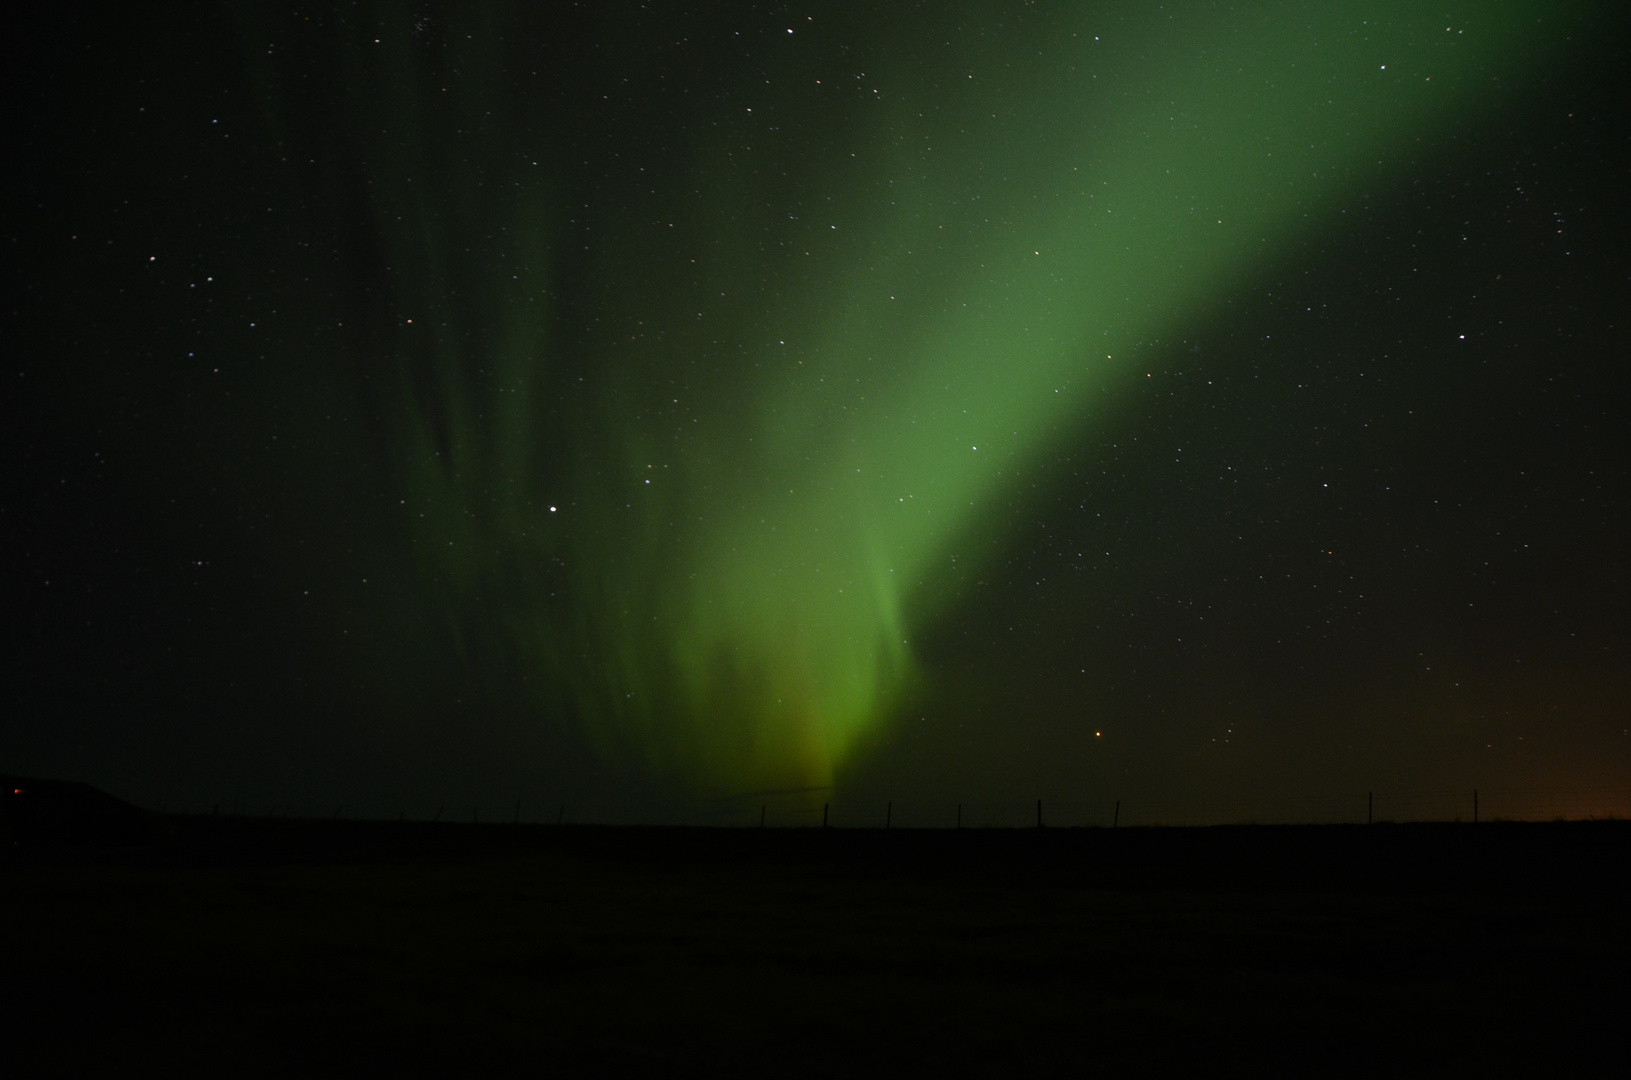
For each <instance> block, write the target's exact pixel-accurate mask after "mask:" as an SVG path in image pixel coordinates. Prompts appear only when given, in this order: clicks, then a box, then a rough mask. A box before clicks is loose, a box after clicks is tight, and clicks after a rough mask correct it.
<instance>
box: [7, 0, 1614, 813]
mask: <svg viewBox="0 0 1631 1080" xmlns="http://www.w3.org/2000/svg"><path fill="white" fill-rule="evenodd" d="M1624 22H1625V19H1624V16H1623V15H1620V14H1618V13H1617V12H1615V11H1614V9H1613V8H1612V6H1609V5H1600V4H1574V5H1569V4H1565V5H1559V4H1552V3H1547V4H1541V3H1502V4H1471V3H1466V4H1449V5H1444V6H1442V8H1431V9H1429V8H1423V7H1422V6H1421V5H1419V4H1415V3H1404V2H1390V3H1377V4H1362V5H1358V4H1356V5H1342V4H1330V5H1316V4H1302V3H1284V2H1265V3H1255V4H1236V5H1226V4H1210V3H1197V4H1192V5H1182V4H1180V5H1169V6H1167V7H1161V6H1156V5H1148V4H1134V3H1120V4H1116V3H1105V4H1081V5H1051V6H1046V7H1038V6H1033V5H983V4H982V5H949V6H937V7H934V8H932V9H926V8H919V7H912V8H906V7H902V8H900V9H892V10H891V11H889V12H886V13H882V14H880V12H879V11H878V9H876V8H875V7H873V6H867V5H838V6H835V7H823V8H820V9H811V10H809V11H797V10H795V9H791V8H764V7H752V6H746V5H742V6H736V5H718V6H711V7H710V8H709V9H708V10H707V11H706V12H705V13H704V12H688V11H685V10H683V9H679V8H666V7H663V6H661V5H651V6H649V7H647V6H640V5H633V4H607V5H589V6H588V8H587V9H585V8H583V7H573V8H568V7H566V6H565V5H558V6H554V7H543V8H538V7H529V6H526V5H507V4H486V5H459V6H448V7H439V6H430V7H414V6H409V5H397V4H383V3H382V4H372V5H371V4H362V5H336V6H329V7H323V8H320V9H313V10H312V11H311V12H304V11H303V12H299V13H291V12H288V11H283V10H280V9H275V8H273V7H272V6H270V5H231V6H228V7H225V8H222V9H215V8H207V7H206V8H202V9H200V10H199V11H198V12H197V13H196V16H195V18H194V21H193V22H191V23H188V24H187V25H186V27H185V28H184V29H182V30H176V31H175V32H173V33H169V34H167V35H160V33H159V31H158V30H157V29H155V28H147V29H145V30H143V31H141V33H144V34H146V35H147V36H146V37H138V38H137V39H136V40H139V41H141V42H144V43H146V45H143V46H138V45H135V44H129V45H127V44H122V43H121V38H120V36H119V35H118V34H117V33H116V32H115V31H116V28H111V27H109V28H103V29H101V30H98V31H97V32H96V33H94V34H93V35H92V37H91V39H90V41H89V45H88V50H89V51H90V52H91V53H94V54H96V57H97V58H96V59H94V60H92V59H86V58H85V57H83V56H81V55H79V53H77V52H70V51H69V47H70V43H71V39H72V37H73V35H72V34H70V33H69V32H68V31H67V30H65V29H64V28H62V27H47V28H46V30H45V31H42V34H45V39H46V40H49V41H50V42H52V47H54V48H57V49H60V50H61V51H62V54H63V55H65V56H68V55H71V56H73V58H74V59H73V61H72V63H73V64H74V65H78V67H76V68H73V69H72V70H75V71H80V74H81V76H82V77H83V78H82V80H81V81H79V82H72V83H68V82H65V81H64V80H65V78H66V76H64V77H62V78H57V79H54V80H44V81H42V82H41V84H40V87H39V88H37V89H35V90H34V91H33V94H34V97H33V98H31V100H35V101H37V102H38V103H39V109H38V115H39V116H40V117H41V118H42V119H41V120H40V121H39V124H38V125H37V126H36V128H35V129H34V130H33V132H32V134H31V135H30V138H31V139H33V142H32V143H30V145H31V146H33V147H35V149H36V153H37V154H38V158H37V159H36V160H38V161H40V162H42V163H48V164H49V167H47V166H46V165H45V164H42V165H41V168H40V170H39V173H38V179H37V182H36V187H37V189H38V190H37V192H36V194H37V195H38V198H37V199H36V203H37V205H38V206H39V207H40V208H41V209H40V212H39V214H38V215H37V217H36V218H35V220H33V221H32V222H30V223H29V224H27V225H26V226H23V227H21V229H22V231H20V232H19V233H18V234H17V235H18V236H19V237H22V238H23V240H22V241H16V240H14V243H17V242H26V244H27V245H28V247H29V249H30V250H35V251H38V252H39V253H40V255H39V258H38V259H37V260H34V262H33V263H32V266H33V269H32V270H31V271H30V276H29V278H28V280H27V281H25V282H24V283H22V285H21V288H20V290H19V295H25V296H28V297H29V298H30V301H29V303H28V305H27V311H28V314H27V320H28V321H27V323H26V330H25V331H23V332H22V337H20V338H19V340H23V341H26V343H27V347H26V349H25V350H24V351H23V356H24V358H25V360H24V363H23V364H22V365H21V368H22V374H21V375H19V376H18V379H19V382H18V384H17V385H18V386H24V387H26V389H25V390H24V391H23V392H22V393H21V394H20V395H19V396H18V399H17V400H18V401H19V402H22V401H24V400H25V399H26V400H27V401H28V402H29V403H28V404H24V405H19V406H18V407H17V409H16V416H15V419H16V424H15V425H14V431H15V432H16V433H17V436H16V439H15V441H16V445H17V446H18V454H19V458H18V460H19V461H21V462H22V463H23V465H22V467H21V469H20V475H23V476H25V477H26V478H27V484H26V485H24V486H23V487H21V488H20V489H19V490H21V491H22V492H23V494H22V495H21V496H20V497H19V498H18V499H16V500H13V502H12V505H11V506H8V508H7V518H8V520H9V521H11V522H12V526H13V530H14V532H13V537H14V542H15V543H16V544H17V551H18V552H19V556H18V558H17V559H16V560H15V561H14V564H15V565H18V566H21V567H23V579H22V583H21V584H19V585H18V586H17V590H18V593H17V595H18V596H19V597H20V598H21V602H20V603H19V604H18V605H17V608H16V610H18V611H22V612H26V613H27V615H26V617H27V618H29V619H31V620H34V622H33V623H32V624H31V625H33V626H35V627H36V629H34V630H32V631H30V632H29V633H28V635H27V636H28V637H29V639H30V640H31V641H33V642H35V643H36V644H35V645H33V646H32V647H31V648H32V651H31V652H28V653H26V654H25V655H23V656H22V657H20V658H19V661H18V662H19V664H20V667H19V678H20V679H22V681H23V685H25V687H26V688H27V689H26V691H25V692H23V693H22V695H21V697H22V699H23V700H24V702H25V708H24V709H23V710H22V712H23V713H24V714H25V718H24V719H21V720H18V721H16V723H17V724H18V725H19V726H18V728H17V732H18V734H16V735H15V737H13V738H11V739H10V740H8V741H11V742H12V744H13V745H14V746H16V747H21V748H22V749H19V750H16V751H15V753H18V754H20V755H22V756H23V757H24V758H26V760H25V761H24V762H22V763H21V764H16V765H12V766H11V768H12V770H13V771H19V772H21V771H23V767H24V766H25V765H29V766H31V767H33V764H32V763H35V762H38V763H41V766H42V767H50V768H54V769H58V770H61V769H67V768H70V767H77V768H78V771H81V772H84V771H90V772H92V773H98V775H100V774H102V773H107V774H109V775H115V774H120V773H121V770H124V771H125V772H127V773H128V772H132V771H135V770H137V769H138V768H139V769H141V770H145V772H144V775H148V774H152V773H154V772H157V773H160V774H163V775H164V776H166V777H168V778H167V779H164V780H162V781H152V782H151V784H150V789H151V790H154V791H172V792H176V793H177V794H174V795H172V796H171V797H174V798H178V799H179V798H188V797H191V798H198V799H203V798H206V797H208V796H207V793H208V792H216V791H227V792H229V794H228V795H226V796H222V795H217V796H214V797H230V791H232V790H238V789H245V790H247V791H252V792H254V793H255V795H256V797H269V798H274V799H275V798H279V797H282V798H305V797H310V798H314V799H315V798H329V799H330V800H331V801H332V800H333V799H335V798H345V799H352V798H355V799H356V800H357V801H359V802H361V803H367V804H370V805H372V804H374V803H377V804H379V805H382V806H383V805H385V804H387V803H390V805H396V802H391V800H397V801H398V802H400V801H402V800H405V799H413V798H420V799H429V800H430V801H432V802H435V801H436V799H437V798H439V796H437V797H432V796H430V795H429V794H427V793H428V792H429V791H431V790H437V791H440V790H443V789H444V788H448V787H452V788H458V789H459V790H461V791H468V790H478V791H488V790H493V791H501V792H502V793H503V794H502V795H501V796H492V797H493V798H497V799H499V801H503V800H505V799H509V798H511V797H512V795H519V794H522V793H526V795H527V797H529V798H536V799H541V800H544V801H549V802H554V801H556V799H557V798H560V799H567V798H570V799H572V800H574V801H576V802H577V803H579V804H583V805H588V806H593V807H599V808H600V809H598V810H596V811H593V812H598V813H601V814H602V815H603V816H608V817H615V816H616V814H617V813H624V814H632V815H635V816H638V815H639V814H646V815H655V816H659V817H660V816H661V815H662V814H664V813H668V812H670V811H669V810H665V809H663V808H664V807H670V806H671V805H674V804H676V803H677V802H686V803H687V805H689V804H690V802H688V801H692V802H694V801H695V800H697V799H718V798H725V797H730V796H735V795H740V794H744V793H752V792H759V791H765V790H772V791H796V790H806V789H816V790H821V791H826V790H828V789H829V788H833V789H835V790H836V793H837V794H836V797H837V798H838V800H839V801H840V802H842V801H843V800H844V799H850V800H851V801H852V802H854V803H856V804H859V803H860V802H863V801H864V800H865V799H867V798H874V797H876V794H877V792H878V791H879V790H888V791H889V792H891V793H893V794H896V795H900V793H902V792H906V793H908V795H906V796H903V797H908V798H919V799H922V800H928V799H931V798H934V799H942V800H945V799H953V798H961V797H964V796H965V795H966V796H967V797H969V798H971V799H979V798H987V799H994V798H997V797H999V795H1004V796H1005V795H1006V793H1009V792H1013V791H1019V792H1020V793H1021V798H1020V801H1022V802H1023V801H1024V799H1025V798H1029V797H1030V796H1031V793H1032V792H1035V793H1037V794H1046V795H1049V796H1050V797H1052V796H1057V797H1059V798H1068V797H1074V796H1075V795H1078V794H1080V793H1082V792H1085V791H1091V792H1093V793H1095V794H1096V795H1097V796H1099V797H1103V796H1104V795H1105V794H1106V793H1109V792H1114V791H1120V790H1123V789H1128V788H1136V789H1137V790H1141V791H1152V790H1164V791H1165V790H1169V789H1170V790H1186V791H1187V790H1197V791H1203V792H1209V793H1210V792H1221V791H1226V790H1233V789H1236V788H1242V787H1244V788H1250V789H1252V790H1256V791H1262V790H1274V791H1301V790H1306V789H1311V788H1325V787H1329V786H1331V785H1340V784H1350V785H1358V786H1359V787H1360V788H1361V789H1362V788H1364V787H1365V786H1367V785H1369V786H1385V785H1387V784H1393V785H1395V786H1406V787H1408V786H1412V785H1414V786H1426V787H1434V786H1453V785H1457V784H1470V783H1472V782H1474V781H1478V782H1482V783H1484V784H1485V785H1486V786H1493V785H1495V784H1497V783H1505V784H1508V785H1525V784H1527V785H1540V786H1546V785H1550V786H1575V787H1582V788H1585V787H1601V786H1608V785H1613V784H1620V786H1622V787H1623V780H1624V778H1625V776H1626V769H1627V767H1628V766H1631V755H1628V747H1631V742H1628V740H1627V738H1626V736H1625V734H1624V731H1623V728H1624V724H1625V715H1626V714H1625V710H1626V707H1627V704H1628V698H1627V690H1628V688H1631V687H1628V683H1627V674H1628V672H1627V667H1626V654H1625V648H1626V644H1627V639H1626V634H1625V621H1624V603H1623V602H1624V600H1625V599H1626V596H1625V577H1624V566H1625V555H1626V547H1625V541H1624V535H1625V533H1624V532H1623V530H1622V527H1623V525H1624V524H1625V517H1626V515H1625V510H1624V480H1625V473H1624V466H1623V460H1624V456H1623V448H1622V447H1621V445H1620V444H1621V443H1622V442H1623V437H1622V436H1621V435H1620V434H1618V429H1617V428H1616V426H1615V424H1616V421H1615V420H1614V419H1613V418H1614V417H1615V416H1616V415H1617V413H1616V406H1617V405H1623V404H1624V397H1625V389H1626V383H1625V375H1624V370H1625V369H1624V360H1625V355H1624V334H1623V330H1622V329H1618V328H1617V327H1616V325H1615V324H1616V323H1617V322H1618V321H1619V319H1620V318H1621V317H1622V316H1621V313H1622V312H1623V310H1624V308H1623V305H1624V302H1625V301H1626V300H1627V299H1628V297H1627V296H1626V281H1627V273H1626V270H1627V261H1626V246H1625V240H1624V231H1623V230H1624V225H1625V224H1626V219H1625V210H1624V208H1623V206H1620V205H1618V203H1619V202H1620V201H1623V200H1620V199H1619V198H1618V196H1620V195H1623V189H1624V185H1625V182H1626V164H1627V160H1628V159H1627V151H1626V146H1625V137H1624V135H1625V133H1624V130H1623V122H1624V120H1625V118H1626V112H1625V105H1624V104H1623V102H1619V101H1615V100H1612V99H1613V98H1614V95H1613V94H1612V93H1610V92H1608V88H1609V87H1611V86H1613V85H1615V84H1614V83H1613V82H1612V79H1611V76H1610V75H1609V74H1608V73H1609V72H1611V71H1612V70H1613V65H1614V63H1615V59H1614V57H1615V56H1618V55H1619V54H1618V53H1615V52H1614V49H1615V48H1616V47H1617V46H1616V45H1615V42H1617V41H1618V40H1619V36H1620V35H1621V34H1622V33H1623V30H1624ZM172 29H174V28H172ZM126 30H127V31H128V30H129V28H126ZM51 34H55V35H56V36H55V37H52V36H51ZM160 36H163V40H162V41H160V40H158V38H159V37H160ZM82 51H83V50H82ZM103 54H106V55H107V59H104V58H103ZM104 65H105V66H104ZM81 69H83V70H81ZM1592 110H1596V111H1595V112H1594V111H1592ZM1571 125H1572V126H1571ZM93 247H94V250H93ZM1559 380H1561V383H1560V382H1559ZM28 395H32V397H29V396H28ZM70 478H71V479H72V481H73V482H72V484H70V483H69V480H70ZM56 481H61V483H56ZM68 488H71V489H72V493H71V494H64V493H63V491H61V490H59V489H68ZM82 491H83V492H86V493H85V494H81V492H82ZM19 519H21V520H25V521H28V522H30V523H31V524H30V525H29V526H28V527H27V528H21V527H18V526H17V525H16V522H17V521H18V520H19ZM65 582H68V583H72V588H73V590H74V591H73V592H72V597H73V598H72V599H71V600H62V599H59V598H58V597H59V595H60V594H62V593H64V592H67V591H69V590H64V589H63V584H64V583H65ZM80 585H83V586H84V588H83V590H80V589H79V586H80ZM51 590H57V591H56V592H51ZM1469 609H1470V610H1469ZM81 621H83V622H85V623H87V624H89V629H88V630H87V629H84V628H81V627H80V626H79V623H80V622H81ZM1435 661H1436V663H1435ZM87 666H88V667H89V668H90V669H93V670H94V671H95V674H94V676H93V677H86V676H85V674H84V670H85V668H86V667H87ZM64 702H69V703H70V704H66V705H65V704H64ZM69 717H73V719H69ZM76 755H77V756H76ZM76 762H77V763H78V765H77V766H76ZM132 762H141V763H142V764H141V765H140V766H139V767H138V766H137V765H134V764H130V765H128V767H127V766H126V765H122V764H121V763H132ZM155 762H165V763H166V764H164V765H162V766H159V765H155V764H154V763H155ZM200 777H204V779H201V778H200ZM125 782H126V783H130V782H133V781H131V780H130V779H129V778H128V776H127V777H126V779H125ZM336 791H340V792H342V793H344V792H351V791H359V792H363V793H362V794H358V795H355V796H353V795H351V794H341V795H334V794H333V793H334V792H336ZM277 792H298V793H300V794H285V795H281V796H280V795H278V794H276V793H277ZM262 793H270V794H268V795H265V796H263V795H262ZM245 797H247V796H245ZM483 797H486V796H483ZM823 797H825V796H823ZM1082 797H1084V798H1085V797H1086V796H1085V795H1084V796H1082ZM641 800H646V801H645V802H642V801H641ZM631 805H633V806H636V807H637V809H634V810H629V809H626V808H627V807H629V806H631ZM612 806H618V807H624V808H625V809H623V810H617V811H614V810H612V809H608V807H612Z"/></svg>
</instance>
